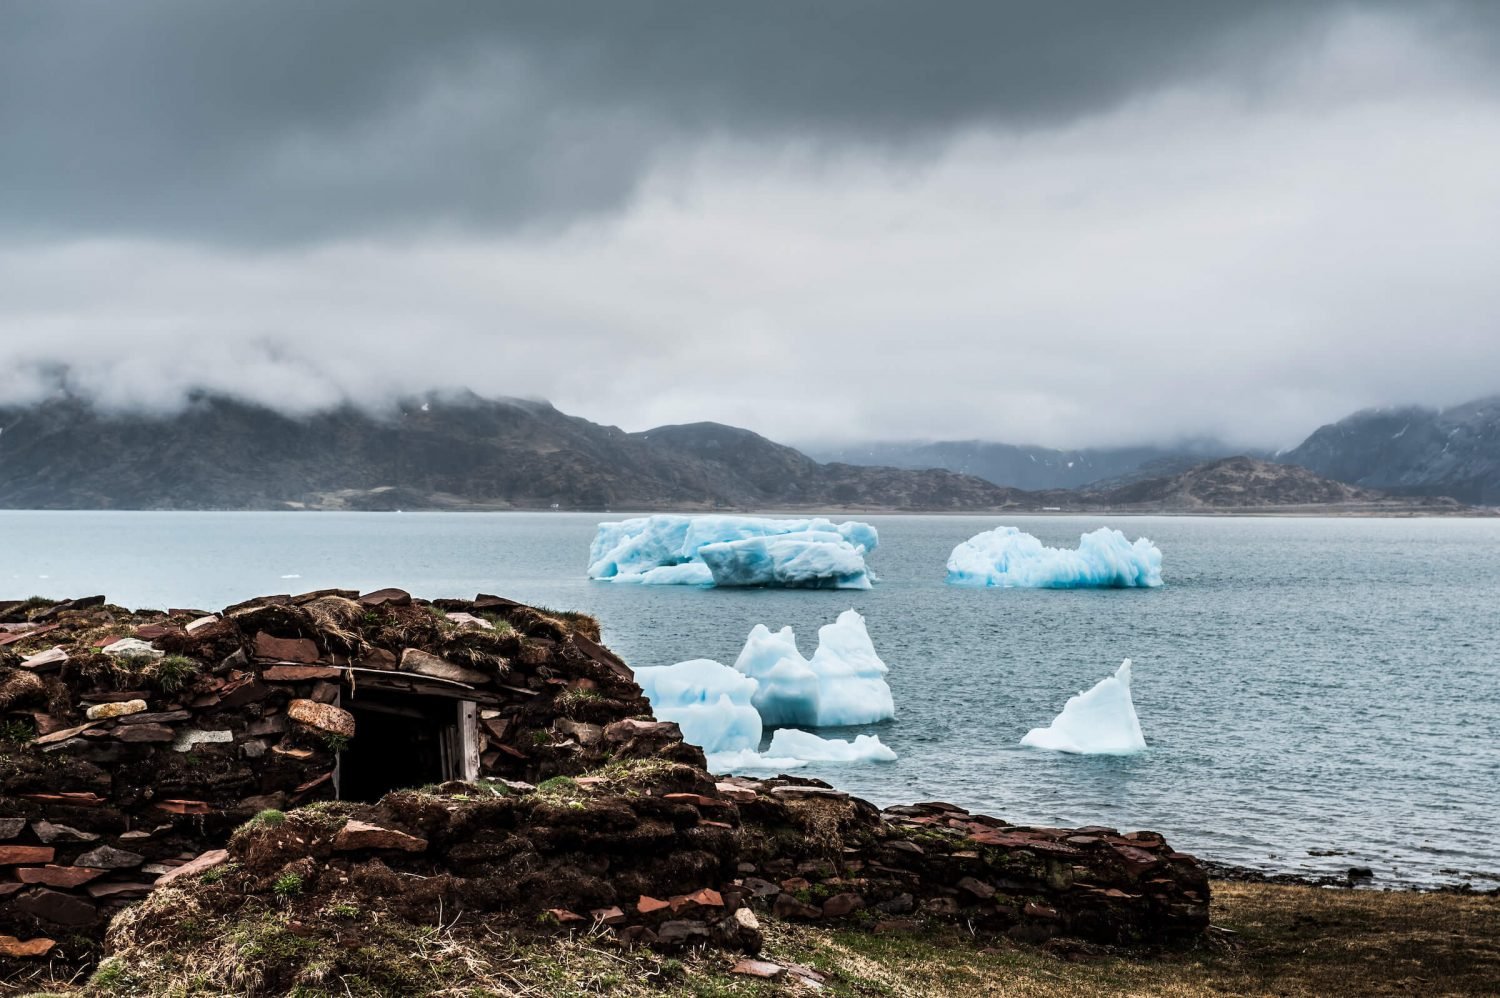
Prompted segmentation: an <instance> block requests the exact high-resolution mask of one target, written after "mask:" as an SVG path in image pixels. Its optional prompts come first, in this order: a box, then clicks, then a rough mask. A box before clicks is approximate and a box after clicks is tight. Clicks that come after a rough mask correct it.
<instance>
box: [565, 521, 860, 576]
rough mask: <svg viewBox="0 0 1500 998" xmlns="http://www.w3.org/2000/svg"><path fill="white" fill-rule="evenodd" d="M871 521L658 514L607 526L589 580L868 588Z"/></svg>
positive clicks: (593, 552)
mask: <svg viewBox="0 0 1500 998" xmlns="http://www.w3.org/2000/svg"><path fill="white" fill-rule="evenodd" d="M878 543H879V537H878V535H877V534H876V532H875V528H874V527H872V526H870V525H869V524H868V523H860V522H857V521H853V520H851V521H849V522H846V523H839V524H835V523H833V522H832V521H831V520H826V519H823V518H821V517H819V518H816V519H809V520H773V519H767V518H764V517H755V516H719V515H713V516H679V515H675V514H658V515H656V516H643V517H637V518H635V519H633V520H619V521H614V522H609V523H601V524H599V529H598V531H597V532H596V533H595V535H594V542H593V544H592V545H591V546H590V548H589V578H592V579H609V580H611V581H614V582H638V583H644V584H647V585H710V584H711V585H716V586H785V587H818V588H830V589H868V588H870V576H869V571H868V569H867V568H866V566H865V555H867V554H869V553H870V552H871V551H874V550H875V547H876V545H877V544H878Z"/></svg>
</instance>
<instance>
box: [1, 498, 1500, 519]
mask: <svg viewBox="0 0 1500 998" xmlns="http://www.w3.org/2000/svg"><path fill="white" fill-rule="evenodd" d="M0 512H9V513H387V514H389V513H575V514H588V515H594V516H609V517H630V516H650V515H652V514H655V513H680V514H683V515H685V516H705V515H710V514H724V515H733V516H746V515H749V516H780V517H808V516H825V517H851V516H1000V517H1003V516H1029V517H1070V516H1073V517H1076V516H1096V517H1099V516H1109V517H1137V516H1138V517H1148V516H1172V517H1200V518H1212V519H1218V518H1251V517H1280V518H1299V517H1301V518H1318V517H1338V518H1347V519H1449V520H1451V519H1490V518H1492V517H1496V516H1500V507H1496V506H1461V507H1424V506H1404V505H1389V506H1378V507H1371V506H1364V505H1357V506H1356V505H1342V504H1338V505H1327V506H1247V507H1226V508H1212V507H1210V508H1203V509H1142V508H1139V507H1121V508H1087V507H1086V508H1078V509H1067V508H1063V509H1051V508H1048V509H1034V508H1022V507H1015V506H1000V507H994V508H988V509H908V508H903V507H899V506H837V507H832V506H809V507H798V506H779V507H773V508H765V507H758V506H746V507H739V506H708V505H703V506H684V505H662V506H634V507H631V508H629V509H623V510H613V509H600V508H588V507H566V508H565V507H562V506H558V507H552V506H544V505H524V504H523V505H510V504H501V503H474V502H465V503H459V502H454V503H451V504H443V505H436V506H421V507H414V508H411V509H371V508H356V507H349V506H338V505H310V504H302V503H289V504H286V505H281V506H261V507H232V508H178V509H163V508H139V509H136V508H121V507H112V508H95V507H89V508H64V509H55V508H41V509H30V508H27V509H20V508H0Z"/></svg>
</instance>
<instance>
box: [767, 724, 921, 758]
mask: <svg viewBox="0 0 1500 998" xmlns="http://www.w3.org/2000/svg"><path fill="white" fill-rule="evenodd" d="M766 755H768V756H789V757H791V758H793V759H805V760H806V761H808V762H895V761H896V753H895V752H894V751H892V750H891V749H890V748H889V747H887V746H886V745H884V744H883V743H882V742H881V741H880V738H879V736H878V735H855V736H854V741H852V742H847V741H844V740H843V739H841V738H819V737H818V736H817V735H815V734H813V733H812V732H810V731H799V730H798V729H796V728H780V729H778V730H777V732H776V733H775V734H774V735H772V736H771V744H770V746H769V747H767V749H766Z"/></svg>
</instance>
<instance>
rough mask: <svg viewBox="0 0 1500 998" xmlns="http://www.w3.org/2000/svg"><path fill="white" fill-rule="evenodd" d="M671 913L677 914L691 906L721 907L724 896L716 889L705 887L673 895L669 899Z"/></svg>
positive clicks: (691, 907) (689, 908)
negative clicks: (689, 892)
mask: <svg viewBox="0 0 1500 998" xmlns="http://www.w3.org/2000/svg"><path fill="white" fill-rule="evenodd" d="M670 904H671V906H672V914H674V915H678V914H681V913H682V912H684V911H689V910H691V909H693V908H722V907H724V896H723V895H721V894H720V893H719V892H718V891H715V890H710V889H709V888H707V887H705V888H704V889H703V890H701V891H694V892H693V893H691V894H677V895H674V896H673V897H672V899H671V901H670Z"/></svg>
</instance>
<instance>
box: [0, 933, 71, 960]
mask: <svg viewBox="0 0 1500 998" xmlns="http://www.w3.org/2000/svg"><path fill="white" fill-rule="evenodd" d="M56 945H57V943H55V942H53V941H52V940H51V939H46V938H42V937H40V936H39V937H37V938H36V939H25V940H22V939H17V938H16V937H15V936H0V955H3V956H8V957H10V958H12V959H15V960H19V959H23V958H25V957H29V956H46V955H47V953H48V952H49V951H51V949H52V947H54V946H56Z"/></svg>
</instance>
